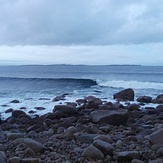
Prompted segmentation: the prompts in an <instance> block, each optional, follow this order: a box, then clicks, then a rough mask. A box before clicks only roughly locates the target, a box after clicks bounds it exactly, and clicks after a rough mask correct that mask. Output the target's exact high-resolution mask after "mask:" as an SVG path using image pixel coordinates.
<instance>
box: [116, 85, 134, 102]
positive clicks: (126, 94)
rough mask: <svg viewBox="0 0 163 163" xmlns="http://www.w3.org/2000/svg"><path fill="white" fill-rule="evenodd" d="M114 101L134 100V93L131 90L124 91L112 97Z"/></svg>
mask: <svg viewBox="0 0 163 163" xmlns="http://www.w3.org/2000/svg"><path fill="white" fill-rule="evenodd" d="M113 98H114V99H120V100H131V101H132V100H134V91H133V89H131V88H128V89H124V90H122V91H120V92H118V93H116V94H114V95H113Z"/></svg>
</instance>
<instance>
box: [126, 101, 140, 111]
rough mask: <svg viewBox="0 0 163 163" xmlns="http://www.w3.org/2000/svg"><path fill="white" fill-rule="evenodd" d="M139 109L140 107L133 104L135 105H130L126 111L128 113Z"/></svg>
mask: <svg viewBox="0 0 163 163" xmlns="http://www.w3.org/2000/svg"><path fill="white" fill-rule="evenodd" d="M139 108H140V106H139V105H138V104H135V103H133V104H130V105H129V106H128V107H127V109H128V110H129V111H134V110H140V109H139Z"/></svg>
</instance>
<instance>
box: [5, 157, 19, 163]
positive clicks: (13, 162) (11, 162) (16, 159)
mask: <svg viewBox="0 0 163 163" xmlns="http://www.w3.org/2000/svg"><path fill="white" fill-rule="evenodd" d="M20 161H21V158H20V157H11V158H10V159H9V160H8V163H20Z"/></svg>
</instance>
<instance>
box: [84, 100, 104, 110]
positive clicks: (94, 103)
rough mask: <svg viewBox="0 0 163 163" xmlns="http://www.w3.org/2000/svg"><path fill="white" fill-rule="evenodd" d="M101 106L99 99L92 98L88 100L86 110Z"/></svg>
mask: <svg viewBox="0 0 163 163" xmlns="http://www.w3.org/2000/svg"><path fill="white" fill-rule="evenodd" d="M101 104H102V101H101V100H100V99H99V98H94V99H92V100H89V101H88V102H87V104H86V108H87V109H91V108H98V106H99V105H101Z"/></svg>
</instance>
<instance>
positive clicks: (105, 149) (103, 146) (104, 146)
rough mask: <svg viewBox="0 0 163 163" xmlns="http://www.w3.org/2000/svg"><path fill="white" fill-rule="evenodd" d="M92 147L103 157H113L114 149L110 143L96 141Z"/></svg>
mask: <svg viewBox="0 0 163 163" xmlns="http://www.w3.org/2000/svg"><path fill="white" fill-rule="evenodd" d="M93 146H95V147H96V148H98V149H99V150H100V151H101V152H102V153H103V154H104V155H105V156H107V155H111V156H112V155H113V150H114V148H113V146H112V145H111V144H110V143H107V142H105V141H103V140H100V139H97V140H95V141H94V142H93Z"/></svg>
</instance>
